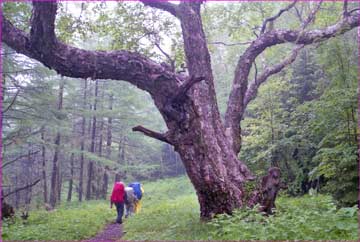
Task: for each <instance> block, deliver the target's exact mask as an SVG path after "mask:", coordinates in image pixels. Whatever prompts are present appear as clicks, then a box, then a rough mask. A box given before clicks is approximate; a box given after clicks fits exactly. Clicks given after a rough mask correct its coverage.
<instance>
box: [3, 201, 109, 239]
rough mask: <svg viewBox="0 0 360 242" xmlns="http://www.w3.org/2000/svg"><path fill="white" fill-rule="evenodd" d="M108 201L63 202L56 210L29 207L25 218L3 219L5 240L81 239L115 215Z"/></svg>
mask: <svg viewBox="0 0 360 242" xmlns="http://www.w3.org/2000/svg"><path fill="white" fill-rule="evenodd" d="M115 214H116V212H115V211H114V209H113V210H111V209H110V208H109V202H105V201H89V202H83V203H79V202H71V203H64V204H63V205H61V206H59V207H58V208H56V210H54V211H51V212H47V211H45V210H34V211H30V216H29V218H28V220H27V221H26V222H23V221H22V219H20V218H18V217H17V218H16V219H15V221H5V222H3V231H2V238H3V240H79V239H85V238H90V237H92V236H94V235H95V234H96V233H97V232H99V231H101V230H102V229H103V227H104V226H105V225H106V224H107V223H109V222H110V221H112V220H113V219H114V218H115Z"/></svg>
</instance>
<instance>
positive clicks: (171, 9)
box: [141, 0, 178, 17]
mask: <svg viewBox="0 0 360 242" xmlns="http://www.w3.org/2000/svg"><path fill="white" fill-rule="evenodd" d="M141 2H143V3H144V5H145V6H149V7H152V8H157V9H161V10H164V11H166V12H168V13H171V14H172V15H174V16H175V17H178V13H177V8H178V6H177V5H175V4H173V3H169V2H167V1H162V0H141Z"/></svg>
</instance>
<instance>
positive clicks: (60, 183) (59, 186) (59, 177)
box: [57, 166, 63, 204]
mask: <svg viewBox="0 0 360 242" xmlns="http://www.w3.org/2000/svg"><path fill="white" fill-rule="evenodd" d="M62 181H63V173H62V171H61V169H60V166H59V167H58V190H57V191H58V194H57V199H58V203H59V204H60V202H61V192H62Z"/></svg>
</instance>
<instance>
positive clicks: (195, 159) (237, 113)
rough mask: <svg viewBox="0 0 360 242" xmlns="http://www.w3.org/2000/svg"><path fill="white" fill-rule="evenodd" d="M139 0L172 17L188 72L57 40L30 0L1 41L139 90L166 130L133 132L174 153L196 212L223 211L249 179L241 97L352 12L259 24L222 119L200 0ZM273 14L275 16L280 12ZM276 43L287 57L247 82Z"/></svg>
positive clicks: (353, 19) (70, 71) (239, 201)
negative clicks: (328, 21)
mask: <svg viewBox="0 0 360 242" xmlns="http://www.w3.org/2000/svg"><path fill="white" fill-rule="evenodd" d="M143 3H144V4H145V5H148V6H150V7H153V8H158V9H161V10H163V11H167V12H169V13H170V14H172V15H173V16H175V17H176V18H177V19H178V20H179V21H180V23H181V28H182V35H183V41H184V48H185V55H186V64H187V67H188V70H189V75H188V76H184V75H180V74H177V73H175V72H174V71H173V70H172V69H171V67H166V66H165V65H160V64H157V63H155V62H154V61H152V60H151V59H149V58H147V57H145V56H143V55H140V54H138V53H133V52H129V51H124V50H119V51H108V52H106V51H87V50H81V49H78V48H75V47H72V46H69V45H65V44H63V43H61V42H60V41H59V40H58V39H57V38H56V36H55V31H54V27H55V26H54V20H55V16H56V10H57V4H56V3H54V2H51V3H50V2H48V3H45V2H44V3H42V2H33V7H34V11H33V17H32V21H31V31H30V34H27V33H25V32H23V31H21V30H19V29H17V28H15V27H14V26H13V25H12V24H11V23H10V22H9V21H8V20H7V19H5V18H4V19H3V20H4V21H3V24H2V30H3V35H2V40H3V41H4V42H5V43H6V44H8V45H9V46H10V47H11V48H13V49H14V50H16V51H17V52H19V53H22V54H25V55H27V56H29V57H31V58H34V59H37V60H39V61H40V62H42V63H44V64H45V65H46V66H48V67H49V68H52V69H54V70H56V71H57V72H58V73H59V74H61V75H65V76H69V77H77V78H84V79H86V78H92V79H114V80H122V81H126V82H129V83H131V84H133V85H136V86H137V87H138V88H140V89H142V90H145V91H147V92H148V93H149V94H150V95H151V97H152V98H153V100H154V103H155V105H156V107H157V108H158V109H159V111H160V113H161V115H162V117H163V118H164V120H165V122H166V125H167V128H168V131H167V132H166V133H163V134H161V133H158V132H154V131H151V130H148V129H146V128H144V127H141V126H138V127H136V128H135V131H140V132H143V133H144V134H145V135H147V136H150V137H153V138H156V139H159V140H161V141H164V142H166V143H169V144H171V145H173V146H174V148H175V150H176V151H178V153H179V154H180V156H181V158H182V161H183V163H184V166H185V168H186V171H187V174H188V176H189V177H190V180H191V182H192V184H193V185H194V187H195V189H196V193H197V195H198V199H199V203H200V210H201V217H202V218H204V219H208V218H211V217H212V216H213V215H214V214H219V213H231V211H232V210H233V209H234V208H238V207H241V206H242V205H243V204H244V201H243V197H244V190H243V186H244V183H245V182H246V181H247V180H250V179H254V177H253V175H252V174H251V172H250V171H249V169H248V168H247V166H246V165H245V164H244V162H243V161H240V160H239V159H238V158H237V154H238V153H239V151H240V148H241V128H240V122H241V119H242V117H243V114H244V111H245V108H246V106H247V103H248V102H249V101H251V100H252V99H253V98H255V97H256V93H257V89H258V88H259V86H260V85H261V84H262V83H263V82H265V81H266V79H267V78H268V77H269V76H271V75H273V74H275V73H278V72H280V71H281V70H282V69H283V68H285V67H286V66H288V65H289V64H290V63H292V62H293V61H294V60H295V58H296V55H297V52H298V51H299V49H301V48H302V47H303V46H304V45H309V44H312V43H317V42H321V41H324V40H326V39H329V38H331V37H334V36H337V35H340V34H343V33H345V32H346V31H349V30H350V29H352V28H355V27H357V26H358V25H359V11H357V10H356V11H355V10H349V11H347V14H344V16H343V17H342V18H341V20H339V21H338V22H337V23H336V24H334V25H332V26H328V27H325V28H322V29H315V30H306V29H305V28H306V27H307V25H309V23H311V21H312V20H313V19H314V16H315V14H316V11H317V10H316V9H315V10H316V11H313V12H312V13H311V14H310V15H309V18H307V19H306V20H304V23H302V25H301V29H298V30H276V29H275V30H268V31H266V23H265V24H264V26H265V27H264V31H263V33H261V34H260V35H259V37H258V38H257V39H256V40H254V41H252V42H251V44H250V46H249V47H248V48H247V49H246V51H245V52H244V53H243V54H242V55H241V56H240V58H239V61H238V65H237V68H236V71H235V75H234V80H233V86H232V90H231V93H230V96H229V100H228V108H227V110H226V114H225V120H224V122H223V121H222V120H221V118H220V115H219V110H218V106H217V101H216V96H215V89H214V78H213V75H212V68H211V61H210V54H209V51H208V48H207V43H206V37H205V34H204V31H203V27H202V21H201V14H200V8H201V3H202V2H201V1H195V2H193V1H192V2H190V1H182V2H181V3H180V4H172V3H169V2H165V1H143ZM318 6H319V5H318ZM289 9H290V8H289ZM317 9H319V8H317ZM286 11H287V10H286ZM278 15H279V16H278V17H280V15H281V14H278ZM278 17H275V18H274V19H276V18H278ZM283 43H293V44H294V45H295V46H296V47H295V48H294V50H293V51H292V53H291V55H290V57H289V58H287V59H285V60H284V61H283V62H281V63H279V64H277V65H274V66H270V67H268V68H265V70H264V71H263V73H260V75H259V78H256V79H255V80H254V81H253V82H251V83H249V82H248V79H249V73H250V69H251V67H252V65H253V63H254V61H255V59H256V57H257V56H258V55H260V54H261V53H262V52H263V51H264V50H266V49H267V48H269V47H271V46H274V45H278V44H283Z"/></svg>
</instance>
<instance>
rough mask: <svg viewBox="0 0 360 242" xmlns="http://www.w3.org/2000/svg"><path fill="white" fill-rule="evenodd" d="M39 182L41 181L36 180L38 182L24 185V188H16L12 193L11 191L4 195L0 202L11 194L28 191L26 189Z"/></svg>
mask: <svg viewBox="0 0 360 242" xmlns="http://www.w3.org/2000/svg"><path fill="white" fill-rule="evenodd" d="M39 181H41V179H38V180H36V181H35V182H33V183H31V184H28V185H26V186H24V187H20V188H16V189H15V190H14V191H11V192H9V193H8V194H5V195H4V196H2V197H1V200H2V199H4V198H6V197H8V196H10V195H11V194H14V193H17V192H20V191H22V190H26V189H28V188H30V187H33V186H35V185H36V184H37V183H38V182H39Z"/></svg>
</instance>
